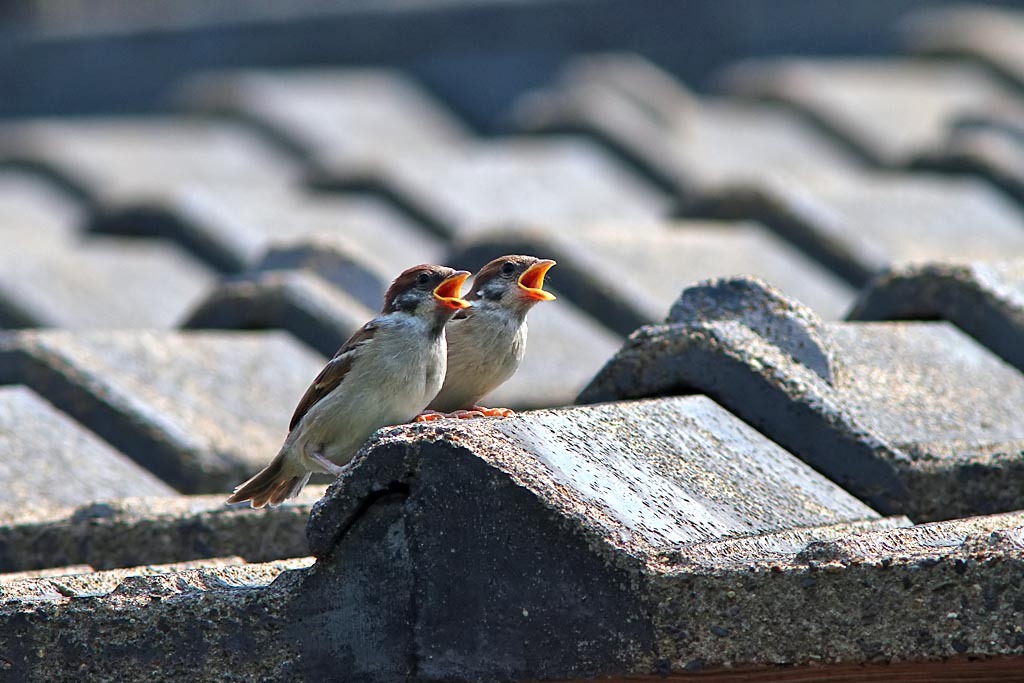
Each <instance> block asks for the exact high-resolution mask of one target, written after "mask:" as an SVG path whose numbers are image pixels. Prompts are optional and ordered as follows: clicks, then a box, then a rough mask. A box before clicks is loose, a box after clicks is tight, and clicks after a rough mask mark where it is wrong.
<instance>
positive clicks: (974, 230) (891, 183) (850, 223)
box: [684, 174, 1024, 286]
mask: <svg viewBox="0 0 1024 683" xmlns="http://www.w3.org/2000/svg"><path fill="white" fill-rule="evenodd" d="M684 213H685V214H686V215H692V216H700V217H710V218H732V219H736V218H744V219H752V220H757V221H760V222H762V223H764V224H765V225H769V226H771V227H772V228H773V229H774V230H775V232H777V233H778V234H780V235H782V236H784V237H785V238H786V239H788V240H789V241H791V242H792V243H793V244H795V245H797V246H799V247H800V249H802V250H803V251H804V252H805V253H807V254H809V255H811V256H812V257H814V258H815V259H817V260H818V261H819V262H821V263H822V264H823V265H825V266H827V267H828V268H830V269H831V270H832V271H834V272H835V273H836V274H837V275H839V276H841V277H843V278H844V279H846V280H847V281H848V282H850V283H851V284H854V285H855V286H862V285H864V284H866V282H867V281H868V280H869V279H871V278H872V277H874V276H875V275H877V274H878V273H879V272H881V271H882V270H884V269H886V268H889V267H891V266H894V265H898V264H903V263H919V262H925V261H936V260H948V259H968V260H972V259H976V260H987V259H994V258H1000V257H1001V256H1002V257H1004V258H1005V257H1012V256H1013V255H1015V254H1018V253H1024V214H1021V212H1020V211H1019V210H1018V208H1017V207H1016V206H1015V205H1014V204H1013V203H1012V202H1011V201H1009V200H1008V199H1007V198H1006V197H1005V196H1004V195H1003V194H1002V193H1000V192H998V191H996V190H994V189H993V188H991V187H990V186H988V185H987V184H985V183H984V182H982V181H980V180H976V179H972V178H949V177H944V176H940V175H923V174H892V175H888V174H887V175H870V174H866V175H858V176H847V177H839V176H834V177H831V178H822V179H819V180H817V181H807V182H800V183H797V182H785V183H774V184H763V185H760V186H751V187H745V188H744V187H732V188H725V189H723V190H722V191H721V193H709V194H707V195H705V196H703V197H701V198H699V199H696V200H695V201H693V202H691V203H690V204H689V205H688V206H686V207H685V209H684Z"/></svg>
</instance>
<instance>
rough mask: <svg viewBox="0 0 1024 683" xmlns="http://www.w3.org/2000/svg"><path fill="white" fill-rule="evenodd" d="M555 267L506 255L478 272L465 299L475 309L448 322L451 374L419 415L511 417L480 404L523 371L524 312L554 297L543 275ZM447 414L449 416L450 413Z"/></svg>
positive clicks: (420, 419) (425, 417)
mask: <svg viewBox="0 0 1024 683" xmlns="http://www.w3.org/2000/svg"><path fill="white" fill-rule="evenodd" d="M554 265H555V262H554V261H552V260H550V259H538V258H536V257H534V256H521V255H512V256H502V257H501V258H497V259H494V260H493V261H491V262H490V263H488V264H487V265H486V266H484V267H483V268H481V269H480V272H479V273H477V275H476V277H475V278H474V280H473V287H472V288H471V291H470V293H469V294H468V295H466V299H467V300H468V301H470V302H471V303H472V307H471V308H468V309H465V310H462V311H459V312H458V313H457V314H456V315H455V317H454V318H453V319H452V321H451V322H450V323H448V374H447V375H446V376H445V380H444V385H443V386H442V387H441V391H440V392H439V393H438V394H437V396H436V397H434V400H432V401H431V402H430V404H429V405H428V406H427V410H426V411H424V412H423V413H421V414H420V415H418V416H417V417H416V420H417V421H418V422H424V421H429V420H436V419H439V418H442V417H448V416H451V417H463V418H466V417H484V416H487V417H507V416H508V415H511V414H512V411H511V410H509V409H508V408H484V407H482V406H479V405H477V402H478V401H479V400H480V399H481V398H483V397H484V396H485V395H487V394H488V393H490V392H491V391H493V390H494V389H496V388H497V387H499V386H501V385H502V384H503V383H505V382H506V381H507V380H508V379H509V378H510V377H511V376H512V375H514V374H515V372H516V370H517V369H518V368H519V364H520V363H521V362H522V360H523V354H524V353H525V351H526V332H527V326H526V314H527V313H529V312H530V309H531V308H533V307H534V305H536V304H537V303H538V302H541V301H553V300H554V299H555V295H554V294H552V293H551V292H547V291H544V289H543V287H544V276H545V275H546V274H547V272H548V271H549V270H550V269H551V267H552V266H554ZM445 413H448V414H449V415H446V414H445Z"/></svg>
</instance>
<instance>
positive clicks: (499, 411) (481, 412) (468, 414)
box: [451, 406, 516, 420]
mask: <svg viewBox="0 0 1024 683" xmlns="http://www.w3.org/2000/svg"><path fill="white" fill-rule="evenodd" d="M515 414H516V413H515V411H514V410H511V409H509V408H484V407H483V406H473V407H472V408H470V409H469V410H456V411H455V412H454V413H451V416H452V417H457V418H459V419H462V420H468V419H472V418H475V417H512V416H513V415H515Z"/></svg>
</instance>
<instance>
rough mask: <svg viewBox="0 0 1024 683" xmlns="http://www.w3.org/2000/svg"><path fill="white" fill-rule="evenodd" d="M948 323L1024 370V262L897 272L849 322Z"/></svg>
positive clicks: (871, 290) (882, 279)
mask: <svg viewBox="0 0 1024 683" xmlns="http://www.w3.org/2000/svg"><path fill="white" fill-rule="evenodd" d="M934 318H942V319H944V320H948V321H950V322H952V323H953V324H954V325H956V326H957V327H959V328H960V329H962V330H963V331H964V332H966V333H967V334H969V335H971V336H972V337H974V338H975V339H977V340H978V341H979V342H981V343H982V344H984V345H985V346H986V347H988V348H989V349H991V350H992V352H993V353H995V354H997V355H998V356H1000V357H1001V358H1002V359H1003V360H1005V361H1006V362H1008V363H1010V364H1011V365H1013V366H1014V367H1016V368H1017V369H1018V370H1024V343H1022V342H1024V259H1014V260H1008V261H999V262H977V263H926V264H911V265H906V266H900V267H896V268H892V269H890V270H888V271H887V272H885V273H883V274H882V275H880V276H879V277H877V278H875V280H873V281H872V282H871V284H870V285H869V286H868V287H866V288H865V289H864V290H863V292H862V293H861V295H860V297H859V299H858V300H857V302H856V303H855V304H854V306H853V308H852V309H851V310H850V312H849V314H848V315H847V319H848V320H929V319H934Z"/></svg>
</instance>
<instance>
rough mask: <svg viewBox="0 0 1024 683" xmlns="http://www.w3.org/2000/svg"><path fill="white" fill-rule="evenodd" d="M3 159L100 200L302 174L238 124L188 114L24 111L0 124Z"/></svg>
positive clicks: (140, 200)
mask: <svg viewBox="0 0 1024 683" xmlns="http://www.w3.org/2000/svg"><path fill="white" fill-rule="evenodd" d="M0 163H7V164H10V163H15V164H16V165H23V166H25V167H28V168H31V169H34V170H37V171H38V172H40V173H41V174H43V175H44V176H45V177H48V178H51V179H52V180H53V181H54V182H55V183H56V184H57V185H58V186H60V187H62V188H65V189H66V190H68V191H70V192H71V193H72V194H74V195H77V196H79V197H80V198H81V199H83V200H85V201H86V202H88V203H90V204H92V205H94V206H101V207H108V206H116V205H120V204H125V203H129V202H130V203H133V204H137V205H143V206H145V205H149V204H152V203H154V202H155V203H157V204H159V202H160V200H161V198H162V197H163V196H164V195H165V194H166V193H167V191H168V190H169V189H170V188H174V187H180V186H188V185H198V186H204V185H208V184H210V183H226V182H245V183H248V184H250V186H253V187H255V186H263V185H281V184H285V183H288V182H292V181H295V180H296V179H297V178H298V168H297V167H296V166H295V164H293V163H292V162H291V161H290V160H289V158H288V157H287V156H285V155H283V154H281V153H279V152H277V151H276V150H274V149H273V148H272V147H271V146H270V145H268V144H266V143H264V141H262V140H261V139H259V137H257V136H255V135H254V134H253V133H251V132H250V131H248V130H246V129H245V128H244V127H242V126H239V125H237V124H232V123H227V122H221V121H215V120H206V119H201V118H191V119H190V118H187V117H183V116H166V117H159V116H151V117H142V116H138V117H128V116H123V117H95V118H84V119H57V118H52V119H26V120H23V121H19V122H14V123H5V124H4V125H3V126H2V127H0Z"/></svg>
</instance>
